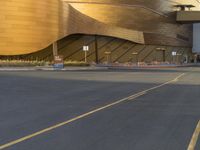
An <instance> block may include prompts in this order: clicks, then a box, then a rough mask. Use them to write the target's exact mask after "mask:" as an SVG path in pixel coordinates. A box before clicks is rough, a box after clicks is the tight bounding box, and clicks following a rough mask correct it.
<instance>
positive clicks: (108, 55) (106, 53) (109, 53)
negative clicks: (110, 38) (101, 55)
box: [105, 51, 111, 64]
mask: <svg viewBox="0 0 200 150" xmlns="http://www.w3.org/2000/svg"><path fill="white" fill-rule="evenodd" d="M105 55H106V61H107V64H108V63H109V62H110V55H111V52H110V51H106V52H105Z"/></svg>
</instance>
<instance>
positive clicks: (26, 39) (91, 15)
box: [0, 0, 199, 55]
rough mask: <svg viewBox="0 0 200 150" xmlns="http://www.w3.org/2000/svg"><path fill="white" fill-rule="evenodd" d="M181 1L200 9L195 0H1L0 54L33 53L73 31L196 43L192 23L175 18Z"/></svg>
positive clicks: (162, 42)
mask: <svg viewBox="0 0 200 150" xmlns="http://www.w3.org/2000/svg"><path fill="white" fill-rule="evenodd" d="M177 4H192V5H194V6H196V8H195V9H199V8H198V5H199V3H198V2H197V1H196V0H151V1H149V0H42V1H35V0H11V1H1V2H0V13H1V15H0V18H1V24H0V47H1V48H0V55H22V54H30V53H34V52H37V51H39V50H41V49H44V48H46V47H48V46H49V45H51V44H52V43H53V42H55V41H58V40H60V39H62V38H64V37H66V36H69V35H72V34H89V35H102V36H109V37H116V38H120V39H125V40H128V41H132V42H134V43H138V44H151V45H162V46H177V47H179V46H180V47H191V46H192V25H190V24H186V25H183V24H178V23H176V17H175V16H176V15H175V11H176V8H175V7H174V5H177Z"/></svg>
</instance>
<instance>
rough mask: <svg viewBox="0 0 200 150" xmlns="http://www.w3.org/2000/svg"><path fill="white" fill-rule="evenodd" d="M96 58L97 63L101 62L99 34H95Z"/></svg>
mask: <svg viewBox="0 0 200 150" xmlns="http://www.w3.org/2000/svg"><path fill="white" fill-rule="evenodd" d="M95 58H96V64H98V63H99V53H98V39H97V35H95Z"/></svg>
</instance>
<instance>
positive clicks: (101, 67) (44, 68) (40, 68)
mask: <svg viewBox="0 0 200 150" xmlns="http://www.w3.org/2000/svg"><path fill="white" fill-rule="evenodd" d="M195 66H200V64H183V65H175V64H168V65H139V66H136V65H129V66H128V65H103V64H99V65H96V66H89V67H65V68H63V69H55V68H53V67H52V66H37V67H0V71H92V70H108V69H120V70H121V69H154V68H155V69H159V68H160V69H162V68H163V69H164V68H166V69H167V68H177V67H195Z"/></svg>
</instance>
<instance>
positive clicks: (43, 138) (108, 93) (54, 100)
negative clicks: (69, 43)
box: [0, 68, 200, 150]
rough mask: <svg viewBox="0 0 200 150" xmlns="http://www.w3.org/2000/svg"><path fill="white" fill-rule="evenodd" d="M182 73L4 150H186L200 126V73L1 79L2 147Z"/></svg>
mask: <svg viewBox="0 0 200 150" xmlns="http://www.w3.org/2000/svg"><path fill="white" fill-rule="evenodd" d="M182 73H185V75H184V76H183V77H182V78H180V79H179V80H178V81H177V82H174V83H170V84H166V85H164V86H162V87H159V88H157V89H154V90H152V91H150V92H148V93H147V94H145V95H142V96H140V97H138V98H136V99H134V100H130V101H124V102H122V103H119V104H116V105H113V106H112V107H109V108H106V109H103V110H101V111H98V112H95V113H92V114H91V115H88V116H86V117H84V118H81V119H78V120H76V121H73V122H71V123H69V124H66V125H63V126H61V127H58V128H56V129H53V130H51V131H48V132H44V133H42V134H40V135H38V136H35V137H32V138H30V139H28V140H22V141H17V142H16V143H15V144H13V145H11V146H10V147H7V148H5V149H8V150H186V149H187V147H188V145H189V143H190V140H191V138H192V135H193V133H194V131H195V128H196V126H197V123H198V121H199V120H200V68H179V69H162V70H159V69H156V70H151V69H148V70H147V69H143V70H137V71H134V70H131V71H128V70H127V71H122V70H121V71H117V70H108V71H74V72H72V71H66V72H50V71H26V72H0V147H1V146H2V145H5V144H7V143H10V142H12V141H15V140H18V139H21V138H23V137H25V136H28V135H32V134H34V133H36V132H38V131H41V130H43V129H45V128H47V127H51V126H54V125H55V124H58V123H61V122H65V121H67V120H69V119H72V118H74V117H76V116H79V115H82V114H84V113H87V112H90V111H92V110H94V109H97V108H100V107H102V106H105V105H107V104H110V103H113V102H116V101H118V100H120V99H122V98H124V97H127V96H129V95H133V94H135V93H138V92H141V91H143V90H146V89H149V88H151V87H155V86H157V85H161V84H163V83H165V82H167V81H170V80H173V79H175V78H176V77H177V76H179V75H180V74H182ZM199 147H200V140H198V142H197V146H196V148H199ZM0 149H1V148H0ZM2 149H3V148H2Z"/></svg>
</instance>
